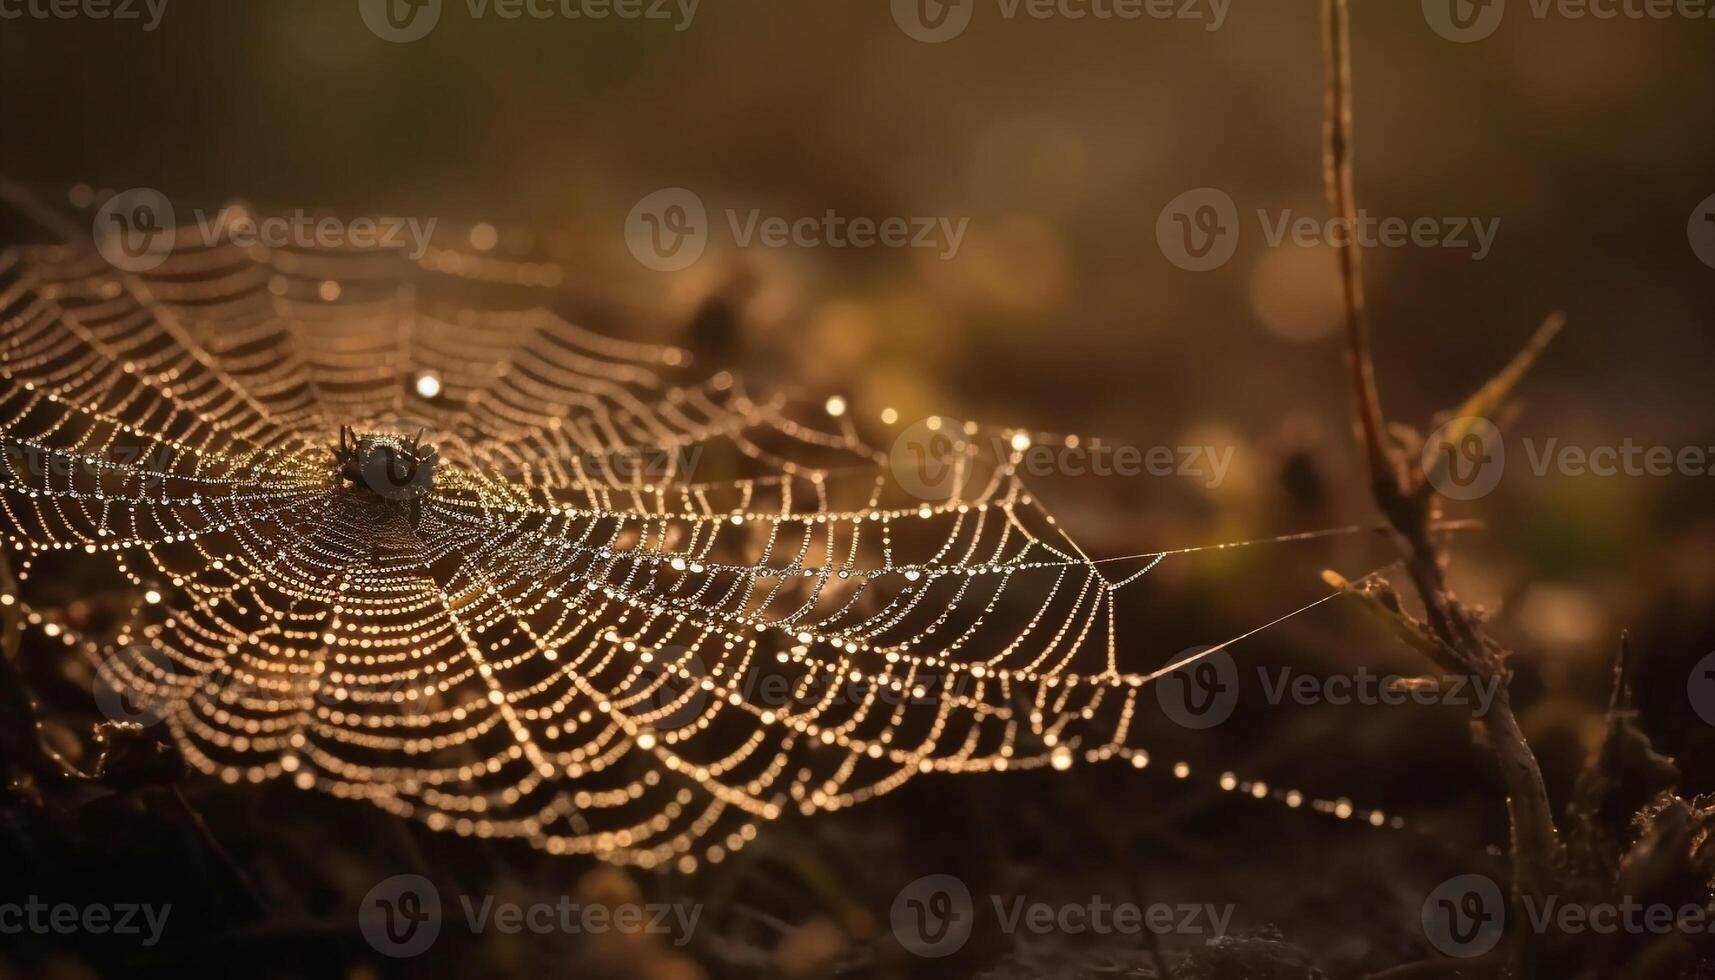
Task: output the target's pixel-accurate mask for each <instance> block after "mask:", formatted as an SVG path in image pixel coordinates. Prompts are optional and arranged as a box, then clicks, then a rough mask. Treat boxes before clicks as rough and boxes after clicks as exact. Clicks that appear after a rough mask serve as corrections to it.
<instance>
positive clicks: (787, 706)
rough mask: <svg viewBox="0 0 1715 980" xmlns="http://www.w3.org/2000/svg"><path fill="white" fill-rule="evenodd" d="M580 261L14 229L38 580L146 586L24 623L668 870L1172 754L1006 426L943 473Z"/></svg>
mask: <svg viewBox="0 0 1715 980" xmlns="http://www.w3.org/2000/svg"><path fill="white" fill-rule="evenodd" d="M184 237H186V236H181V240H183V238H184ZM558 277H559V270H558V269H557V268H556V267H553V266H549V265H537V264H531V263H522V262H513V261H508V260H501V259H497V258H494V257H492V256H488V255H479V254H476V253H471V252H466V251H461V250H454V249H447V248H433V249H430V250H429V251H428V252H427V254H425V255H424V256H423V257H422V258H421V259H420V260H416V261H412V260H409V259H407V258H406V257H405V256H404V255H402V254H400V253H399V252H398V251H397V250H387V249H373V250H363V251H359V250H314V251H300V250H285V249H281V250H270V249H264V248H248V249H241V248H238V247H236V246H234V245H232V244H229V243H223V244H215V245H212V246H206V247H205V246H200V245H199V246H192V247H186V248H181V249H178V250H175V251H173V252H172V253H171V255H170V256H169V257H168V258H167V259H166V261H165V262H164V263H163V264H161V265H160V266H159V267H158V268H155V269H152V270H150V271H149V272H147V273H142V274H134V273H126V272H121V271H118V270H116V269H115V268H114V267H112V266H111V265H109V264H108V263H107V262H106V261H104V260H103V259H102V257H101V255H100V254H99V253H98V251H97V250H96V249H95V248H94V247H92V246H91V245H89V244H87V243H81V244H70V245H64V246H40V247H26V248H16V249H10V250H7V251H5V252H0V353H3V365H0V449H3V450H4V469H3V471H0V508H3V515H4V528H3V530H4V533H5V537H6V541H7V543H8V545H9V546H10V548H11V549H12V550H13V553H14V563H15V565H16V567H17V568H18V573H19V574H18V577H19V579H20V581H21V582H22V583H23V584H24V588H25V591H26V592H29V591H31V589H33V588H35V589H39V588H42V587H44V586H46V585H50V584H52V583H55V582H61V583H63V582H76V581H79V580H81V579H80V575H82V574H85V573H82V572H80V571H79V569H80V568H81V567H83V566H85V565H88V564H89V563H101V564H108V565H111V566H113V567H116V568H117V569H118V571H119V572H120V573H121V574H122V575H123V576H124V577H125V578H126V579H127V580H128V581H129V582H130V584H131V586H132V589H131V590H130V591H129V594H132V595H134V596H135V600H134V604H133V606H132V608H131V609H130V611H129V614H128V615H127V616H126V617H124V618H123V621H122V623H121V625H120V626H119V628H118V633H117V635H116V636H112V637H110V638H109V639H108V640H106V641H104V642H97V641H96V640H94V639H90V638H87V637H84V636H81V635H79V634H78V633H77V632H76V631H75V630H73V629H72V627H71V626H70V625H69V624H68V623H67V622H65V621H64V617H63V616H58V615H56V614H54V613H52V612H46V611H45V610H46V609H47V608H48V606H47V605H46V602H45V601H43V602H40V603H38V602H36V600H35V599H34V598H32V599H31V603H32V604H26V605H25V606H24V611H25V612H26V613H27V616H28V621H29V622H30V623H32V624H34V625H36V626H37V627H39V628H42V629H44V630H45V631H46V632H47V633H48V635H50V636H54V637H58V638H60V639H61V640H62V641H63V642H64V643H65V644H66V645H67V646H68V647H70V648H75V649H77V650H80V651H82V652H84V653H86V654H87V655H89V656H90V657H91V658H92V659H93V660H94V661H95V662H96V664H97V665H98V668H99V672H100V674H101V675H102V676H103V677H104V678H105V679H106V682H107V683H110V684H112V685H114V686H115V687H117V688H119V689H121V690H123V691H126V692H127V693H128V694H129V695H131V696H133V697H135V698H138V699H142V700H143V701H144V702H146V703H148V704H150V705H153V706H154V707H155V708H156V710H158V712H159V715H160V717H161V718H162V720H164V722H165V724H166V725H167V726H168V727H169V728H170V731H171V733H172V736H173V738H174V740H175V742H176V743H177V745H178V746H179V747H180V749H181V750H182V752H183V754H184V756H185V758H186V759H187V760H188V761H189V763H190V764H191V765H192V766H194V767H195V768H197V769H199V770H201V771H203V772H205V773H208V774H211V775H214V776H216V777H218V778H220V779H222V780H224V781H226V782H229V783H230V782H240V781H249V782H263V781H269V780H277V779H285V780H289V781H291V782H292V783H293V784H294V785H296V786H297V787H299V788H300V789H304V790H317V791H321V792H325V793H330V794H333V795H335V796H338V797H344V798H352V799H361V800H367V801H369V802H370V803H372V804H374V805H376V806H378V807H381V808H383V809H385V810H387V811H390V812H392V813H396V814H399V815H401V816H406V817H411V818H414V819H417V820H421V821H423V822H424V823H426V824H427V825H428V826H430V827H432V828H436V829H445V830H451V831H454V832H456V833H459V834H463V835H469V836H477V837H516V838H524V839H527V840H529V841H530V842H531V843H533V844H535V845H536V846H539V847H542V848H544V849H546V850H548V851H550V852H553V853H584V854H594V855H597V856H600V857H602V858H604V859H607V860H610V861H615V862H619V863H628V864H636V865H641V866H645V867H654V866H670V867H676V868H678V869H679V870H682V871H689V870H692V869H694V868H695V867H697V865H698V863H699V862H701V861H720V860H722V859H723V858H724V857H726V856H727V855H729V854H731V853H732V852H733V851H735V850H737V849H739V848H741V847H743V846H745V844H746V843H748V842H749V841H751V840H753V839H754V837H755V835H756V827H757V825H758V823H759V822H761V821H766V820H769V819H772V818H775V817H777V816H779V815H780V814H781V813H782V812H783V811H784V810H787V809H789V808H791V809H797V810H800V811H802V812H804V813H813V812H816V811H825V810H835V809H840V808H844V807H847V806H852V805H855V804H858V803H862V802H864V801H865V800H868V799H870V798H872V797H874V796H877V795H879V794H882V793H886V792H888V791H890V790H893V789H895V788H897V787H899V786H900V785H902V784H903V783H904V782H905V781H907V780H908V779H910V778H912V777H913V776H915V775H918V774H920V773H931V772H970V771H992V770H1005V769H1030V768H1038V767H1043V766H1050V767H1052V768H1055V769H1064V768H1067V767H1069V766H1070V765H1071V764H1073V762H1075V761H1079V760H1088V761H1100V760H1105V759H1112V758H1119V759H1127V760H1130V762H1131V764H1133V765H1135V766H1138V767H1140V768H1141V767H1143V766H1145V765H1147V764H1148V762H1149V757H1148V755H1147V753H1145V752H1144V751H1143V750H1142V749H1140V748H1137V747H1135V746H1133V745H1131V744H1128V736H1130V735H1132V734H1133V727H1134V726H1133V722H1134V717H1135V715H1136V712H1137V711H1138V709H1139V705H1140V695H1141V694H1142V692H1143V691H1144V690H1145V688H1146V685H1147V683H1148V682H1149V681H1150V680H1152V679H1154V678H1155V677H1157V676H1159V675H1160V673H1161V672H1156V673H1154V674H1140V673H1136V672H1132V671H1128V670H1126V669H1125V668H1124V667H1123V666H1122V664H1121V662H1120V657H1119V655H1118V653H1117V646H1116V642H1117V641H1116V634H1115V624H1114V596H1113V593H1114V590H1115V589H1116V588H1117V587H1118V585H1119V584H1123V582H1124V581H1129V580H1130V579H1131V578H1135V577H1136V576H1135V575H1134V576H1130V577H1129V578H1127V579H1125V580H1122V582H1120V583H1117V584H1116V583H1114V582H1110V581H1109V580H1108V579H1106V578H1104V577H1103V575H1102V574H1101V571H1100V569H1099V566H1098V563H1096V562H1092V561H1091V560H1090V559H1089V558H1088V557H1087V556H1085V554H1084V553H1083V552H1082V551H1081V550H1080V549H1079V548H1078V547H1077V545H1076V544H1074V543H1073V542H1072V541H1071V540H1070V539H1069V538H1068V537H1067V536H1066V535H1065V534H1063V533H1062V532H1061V531H1060V530H1059V529H1058V528H1057V527H1056V525H1055V522H1054V519H1053V518H1052V517H1051V516H1049V515H1048V514H1047V513H1046V512H1045V511H1044V509H1043V508H1042V506H1041V505H1040V504H1039V503H1038V502H1037V500H1036V499H1035V498H1033V497H1032V496H1031V494H1030V492H1029V491H1028V489H1026V487H1025V486H1024V485H1023V484H1022V483H1021V481H1020V480H1019V478H1018V477H1017V475H1016V474H1015V473H1014V472H1013V467H1014V466H1015V465H1016V464H1017V462H1018V458H1017V457H1016V456H1015V457H1014V458H1013V459H1012V460H1010V461H1005V460H1000V461H996V460H990V459H988V458H986V454H985V453H984V452H982V451H980V450H979V447H978V440H977V439H974V438H964V437H963V436H964V435H965V434H968V433H969V432H970V430H969V429H959V428H956V427H953V426H951V425H950V424H949V429H948V431H949V432H950V433H951V436H950V438H949V439H948V440H947V442H946V446H947V447H948V449H949V456H948V458H946V459H944V460H938V461H936V463H937V465H945V466H948V467H950V469H949V470H947V471H946V472H947V474H948V478H947V479H946V482H945V488H944V490H943V492H942V493H941V494H940V496H941V497H942V498H944V499H937V500H931V501H925V500H923V499H921V498H920V497H918V496H913V495H911V494H910V493H908V492H906V491H905V490H904V489H903V488H902V487H901V486H900V485H899V481H898V480H897V479H896V478H895V475H896V473H897V472H898V469H899V467H898V466H897V465H895V464H898V463H899V462H900V461H899V460H897V459H890V454H889V453H888V452H885V451H882V450H879V449H876V448H873V447H871V446H868V445H866V444H865V443H864V442H863V441H862V440H861V439H860V437H859V433H858V430H857V428H856V427H855V426H854V425H853V424H852V422H851V420H850V419H849V418H848V417H846V415H845V413H844V412H843V411H834V410H830V409H831V407H830V408H824V407H823V406H820V405H816V406H806V405H802V404H796V403H794V402H792V401H790V400H788V399H784V398H774V397H769V398H763V397H757V396H753V395H752V394H750V393H748V392H747V391H746V390H745V387H744V386H743V384H742V383H741V382H740V381H738V380H737V379H735V378H733V377H732V376H731V375H728V374H726V373H720V374H715V375H713V376H712V377H708V378H705V379H702V380H685V376H687V375H688V374H689V372H688V370H687V367H688V361H689V357H688V355H686V354H685V353H684V352H682V351H679V350H676V349H673V348H668V347H656V346H647V345H641V344H635V343H627V342H621V341H617V340H613V339H608V338H605V337H602V336H598V335H596V334H594V333H591V332H589V331H586V330H584V329H581V328H579V327H578V326H576V325H574V324H573V323H571V322H568V321H567V320H566V319H563V318H561V317H560V316H557V315H555V314H554V313H551V312H548V311H547V310H546V309H545V308H543V307H542V306H540V305H536V304H540V303H541V302H543V301H544V297H546V296H548V295H549V293H548V292H546V291H545V290H544V288H543V287H545V286H550V285H552V284H553V283H555V282H557V280H558ZM424 378H433V379H434V380H435V381H436V382H438V389H439V390H438V391H433V388H434V387H436V386H433V385H431V386H429V387H428V388H423V387H420V383H421V382H422V379H424ZM426 393H432V395H433V396H432V397H424V395H425V394H426ZM342 425H351V426H352V427H353V428H354V429H356V430H357V431H359V432H368V433H376V434H382V435H387V436H409V435H410V434H411V433H414V432H415V431H417V430H418V429H419V428H425V429H427V431H428V433H429V435H428V437H427V438H428V439H429V440H431V441H433V442H434V443H435V444H436V445H437V446H438V449H439V454H440V462H439V465H438V466H437V467H436V469H435V473H434V487H433V490H432V492H430V493H429V495H428V496H427V497H426V498H425V499H424V502H423V506H422V511H421V516H420V518H419V519H418V520H416V521H415V522H414V523H413V521H412V520H411V519H410V518H408V517H407V516H406V514H405V512H404V511H403V510H402V509H400V508H398V507H394V506H390V505H389V503H388V502H387V501H385V500H382V499H380V498H378V497H377V496H376V495H374V494H369V493H365V492H362V490H361V489H357V488H352V487H349V486H347V485H346V484H344V483H342V482H341V481H340V480H338V479H337V478H336V477H335V476H334V471H335V460H334V457H333V455H332V454H331V452H330V450H331V449H332V447H334V446H335V445H337V444H338V433H339V430H340V426H342ZM1019 445H1020V446H1021V447H1022V445H1024V443H1023V442H1022V441H1021V442H1020V443H1019ZM916 462H917V463H918V464H921V463H923V461H922V460H917V461H916ZM0 600H3V601H5V602H6V603H8V604H12V603H24V602H25V599H24V597H23V596H9V595H8V596H4V597H0ZM1175 772H1176V774H1177V775H1178V776H1180V777H1181V778H1184V777H1186V776H1187V775H1188V772H1189V769H1188V767H1187V766H1185V764H1183V763H1180V764H1177V765H1176V766H1175ZM1222 786H1223V788H1225V789H1228V790H1234V791H1239V792H1243V793H1246V794H1249V795H1254V796H1256V797H1258V798H1264V797H1267V796H1273V797H1274V798H1275V799H1280V800H1283V801H1284V802H1286V803H1287V804H1288V805H1291V806H1295V807H1296V806H1300V805H1311V806H1314V807H1316V808H1318V809H1322V810H1325V811H1327V812H1330V813H1334V814H1336V815H1337V816H1340V817H1344V818H1352V817H1356V818H1358V819H1365V820H1367V821H1368V822H1370V823H1372V824H1375V825H1378V826H1379V825H1382V824H1383V823H1384V822H1386V818H1384V817H1383V815H1382V814H1381V813H1380V812H1379V811H1367V810H1366V811H1359V810H1355V809H1354V808H1353V807H1352V806H1351V805H1350V804H1349V803H1346V802H1345V801H1323V800H1306V799H1305V798H1304V797H1303V796H1302V794H1299V793H1297V792H1296V791H1286V792H1283V791H1281V790H1271V789H1269V788H1268V787H1267V786H1266V785H1265V784H1262V783H1251V782H1240V781H1238V780H1237V779H1236V777H1232V776H1231V775H1227V776H1223V778H1222ZM1394 822H1395V823H1396V825H1397V819H1396V820H1395V821H1394Z"/></svg>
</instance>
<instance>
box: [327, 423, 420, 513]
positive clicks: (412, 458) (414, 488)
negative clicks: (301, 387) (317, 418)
mask: <svg viewBox="0 0 1715 980" xmlns="http://www.w3.org/2000/svg"><path fill="white" fill-rule="evenodd" d="M424 431H425V430H423V429H418V430H417V434H416V435H414V436H412V437H411V438H410V439H409V440H406V439H402V438H400V437H399V436H394V435H385V434H381V433H369V434H367V435H361V436H360V435H358V434H357V432H356V431H355V430H354V429H352V428H351V427H350V426H348V425H342V426H340V427H339V448H338V449H334V450H331V452H332V453H333V455H334V461H335V464H336V466H337V468H336V469H335V471H334V474H335V475H336V476H338V477H339V478H340V479H343V480H345V481H346V482H347V483H349V484H350V485H351V487H352V488H353V489H355V490H366V491H368V492H369V493H370V494H373V495H374V496H376V497H379V498H381V499H383V500H386V501H389V502H392V503H396V504H402V505H404V510H405V514H406V516H407V517H408V518H409V519H410V522H411V527H412V528H413V529H415V528H416V527H417V526H418V524H419V523H421V521H422V518H423V498H424V497H426V496H428V495H429V491H430V490H431V489H433V487H434V482H435V463H436V461H437V460H439V458H440V453H439V452H438V451H437V450H436V449H435V446H434V444H433V443H424V442H423V433H424Z"/></svg>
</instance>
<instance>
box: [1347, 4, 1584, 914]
mask: <svg viewBox="0 0 1715 980" xmlns="http://www.w3.org/2000/svg"><path fill="white" fill-rule="evenodd" d="M1322 9H1323V21H1324V29H1325V38H1326V45H1327V57H1328V65H1327V69H1328V104H1327V121H1326V130H1325V137H1326V154H1325V160H1324V163H1325V166H1326V170H1325V179H1326V182H1327V193H1328V200H1329V204H1330V206H1331V207H1332V208H1333V211H1334V215H1335V217H1336V218H1341V219H1344V220H1345V221H1346V222H1347V227H1348V228H1354V227H1356V218H1357V204H1356V200H1355V195H1354V193H1353V185H1352V98H1351V92H1352V89H1351V80H1352V68H1351V41H1350V21H1349V17H1350V14H1349V9H1348V0H1323V6H1322ZM1337 254H1338V255H1339V259H1340V274H1341V284H1342V289H1343V292H1344V299H1345V313H1346V358H1347V366H1348V369H1349V375H1350V380H1351V385H1352V393H1353V399H1354V411H1355V413H1356V416H1357V428H1358V438H1359V442H1360V443H1361V444H1362V445H1363V448H1364V456H1365V460H1366V462H1367V463H1368V466H1369V473H1370V483H1371V491H1372V493H1373V495H1374V497H1375V500H1376V504H1377V506H1378V507H1379V508H1380V509H1381V511H1382V514H1383V516H1385V517H1386V518H1387V520H1388V523H1389V524H1390V525H1391V526H1392V527H1393V529H1394V531H1395V533H1396V534H1397V535H1398V536H1399V538H1400V540H1401V543H1402V544H1403V546H1404V548H1405V550H1406V559H1405V567H1406V571H1407V573H1408V574H1409V576H1410V578H1411V581H1412V585H1413V586H1414V588H1415V590H1416V592H1417V595H1418V598H1419V599H1420V600H1421V602H1422V604H1423V608H1424V610H1425V615H1426V617H1427V621H1426V622H1424V623H1418V622H1417V621H1416V620H1414V619H1412V618H1411V617H1410V616H1409V615H1408V614H1407V613H1405V612H1404V611H1403V610H1402V609H1401V608H1400V607H1399V606H1398V604H1397V603H1393V604H1392V605H1391V606H1389V607H1388V609H1387V612H1388V614H1389V615H1390V616H1391V617H1393V618H1394V619H1395V620H1396V621H1397V623H1396V625H1397V626H1398V627H1399V628H1400V629H1402V631H1404V632H1405V633H1407V634H1416V635H1414V636H1410V639H1411V642H1412V645H1413V646H1414V647H1416V648H1418V649H1420V650H1422V651H1423V652H1425V653H1426V654H1428V655H1429V656H1430V657H1431V659H1432V660H1433V661H1434V662H1435V663H1436V665H1437V666H1438V667H1439V668H1440V669H1441V670H1443V671H1446V672H1448V673H1458V674H1474V675H1476V676H1478V677H1480V678H1482V679H1484V680H1492V679H1500V680H1501V681H1503V683H1502V684H1500V685H1499V686H1498V688H1497V690H1498V695H1497V697H1496V698H1495V701H1494V703H1493V704H1492V705H1491V707H1490V710H1489V711H1488V713H1487V714H1485V715H1484V716H1483V717H1482V718H1481V719H1480V721H1481V724H1482V725H1483V727H1484V730H1485V733H1486V735H1487V736H1488V737H1487V742H1488V743H1489V746H1490V748H1491V749H1492V750H1493V751H1494V753H1495V757H1496V760H1497V761H1498V763H1499V765H1500V770H1501V776H1502V778H1503V779H1504V781H1505V783H1506V787H1507V813H1508V816H1509V818H1510V820H1511V825H1512V845H1513V846H1512V859H1513V860H1512V863H1513V887H1514V889H1515V891H1516V892H1517V893H1519V894H1526V895H1539V896H1540V895H1545V894H1547V893H1549V892H1550V891H1552V890H1553V887H1554V881H1555V880H1556V877H1557V868H1558V867H1559V864H1560V860H1559V856H1560V842H1559V836H1558V834H1557V832H1556V830H1555V827H1554V815H1553V811H1552V810H1551V809H1550V807H1549V803H1548V793H1547V790H1546V789H1545V787H1544V785H1543V781H1542V771H1541V769H1540V768H1539V767H1538V766H1537V762H1536V756H1535V754H1534V753H1533V752H1532V751H1531V748H1530V745H1529V743H1528V742H1526V741H1525V738H1524V733H1523V731H1522V730H1521V729H1520V728H1519V725H1518V720H1517V718H1515V717H1514V715H1513V712H1512V706H1511V703H1510V701H1509V698H1508V695H1507V687H1506V684H1505V683H1504V682H1505V681H1506V680H1507V679H1508V678H1509V677H1510V672H1509V671H1508V669H1507V666H1506V655H1505V651H1504V650H1502V649H1501V647H1500V646H1499V645H1498V644H1496V643H1495V642H1493V641H1492V640H1490V639H1489V638H1488V637H1487V636H1486V635H1485V634H1484V632H1483V628H1482V624H1481V623H1480V622H1479V621H1478V620H1477V618H1476V617H1475V616H1474V615H1473V614H1472V613H1471V612H1470V610H1468V609H1467V608H1466V607H1465V606H1464V605H1462V604H1461V603H1460V602H1459V601H1458V600H1457V599H1456V598H1454V597H1453V596H1452V595H1451V594H1450V593H1449V592H1448V591H1447V582H1446V572H1445V569H1446V559H1445V556H1444V554H1443V553H1442V550H1441V546H1440V543H1439V539H1438V537H1437V536H1436V535H1435V533H1434V531H1433V530H1432V527H1433V521H1434V519H1435V517H1436V516H1437V515H1436V504H1435V496H1434V492H1433V489H1432V488H1431V487H1430V486H1429V485H1428V483H1427V481H1426V480H1424V479H1423V478H1422V474H1421V472H1420V471H1419V469H1418V468H1417V467H1411V466H1408V461H1407V460H1406V459H1404V458H1403V457H1402V454H1401V453H1399V452H1398V451H1397V450H1396V449H1395V448H1394V447H1393V444H1392V443H1391V442H1390V441H1389V439H1388V436H1387V435H1386V433H1387V432H1388V431H1389V430H1388V427H1387V422H1386V418H1385V416H1383V414H1382V410H1381V399H1380V396H1379V394H1378V392H1377V387H1376V380H1375V362H1374V358H1373V356H1372V354H1371V351H1370V338H1369V326H1368V323H1367V322H1366V318H1365V311H1364V293H1363V279H1362V274H1361V271H1360V267H1359V252H1358V246H1357V243H1356V242H1354V241H1351V240H1349V239H1348V240H1347V241H1345V242H1342V243H1340V247H1339V248H1338V249H1337ZM1558 325H1559V324H1558V321H1557V320H1551V321H1550V322H1549V324H1545V326H1544V329H1543V330H1542V331H1539V334H1538V339H1537V340H1535V341H1533V343H1532V345H1531V346H1530V347H1528V348H1527V349H1526V352H1525V354H1524V355H1521V357H1520V358H1519V359H1515V361H1514V365H1513V366H1512V367H1509V370H1508V372H1503V375H1504V376H1506V375H1510V377H1506V380H1509V381H1514V380H1516V378H1517V375H1519V374H1522V372H1523V369H1524V368H1525V367H1528V366H1529V362H1530V360H1532V359H1534V356H1535V354H1536V353H1537V352H1539V351H1540V349H1541V346H1542V345H1543V344H1545V343H1546V342H1547V338H1549V337H1551V336H1552V335H1553V331H1554V330H1556V329H1558ZM1515 368H1516V370H1515ZM1500 380H1502V379H1500V378H1498V379H1497V381H1500ZM1384 605H1385V604H1384Z"/></svg>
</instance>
